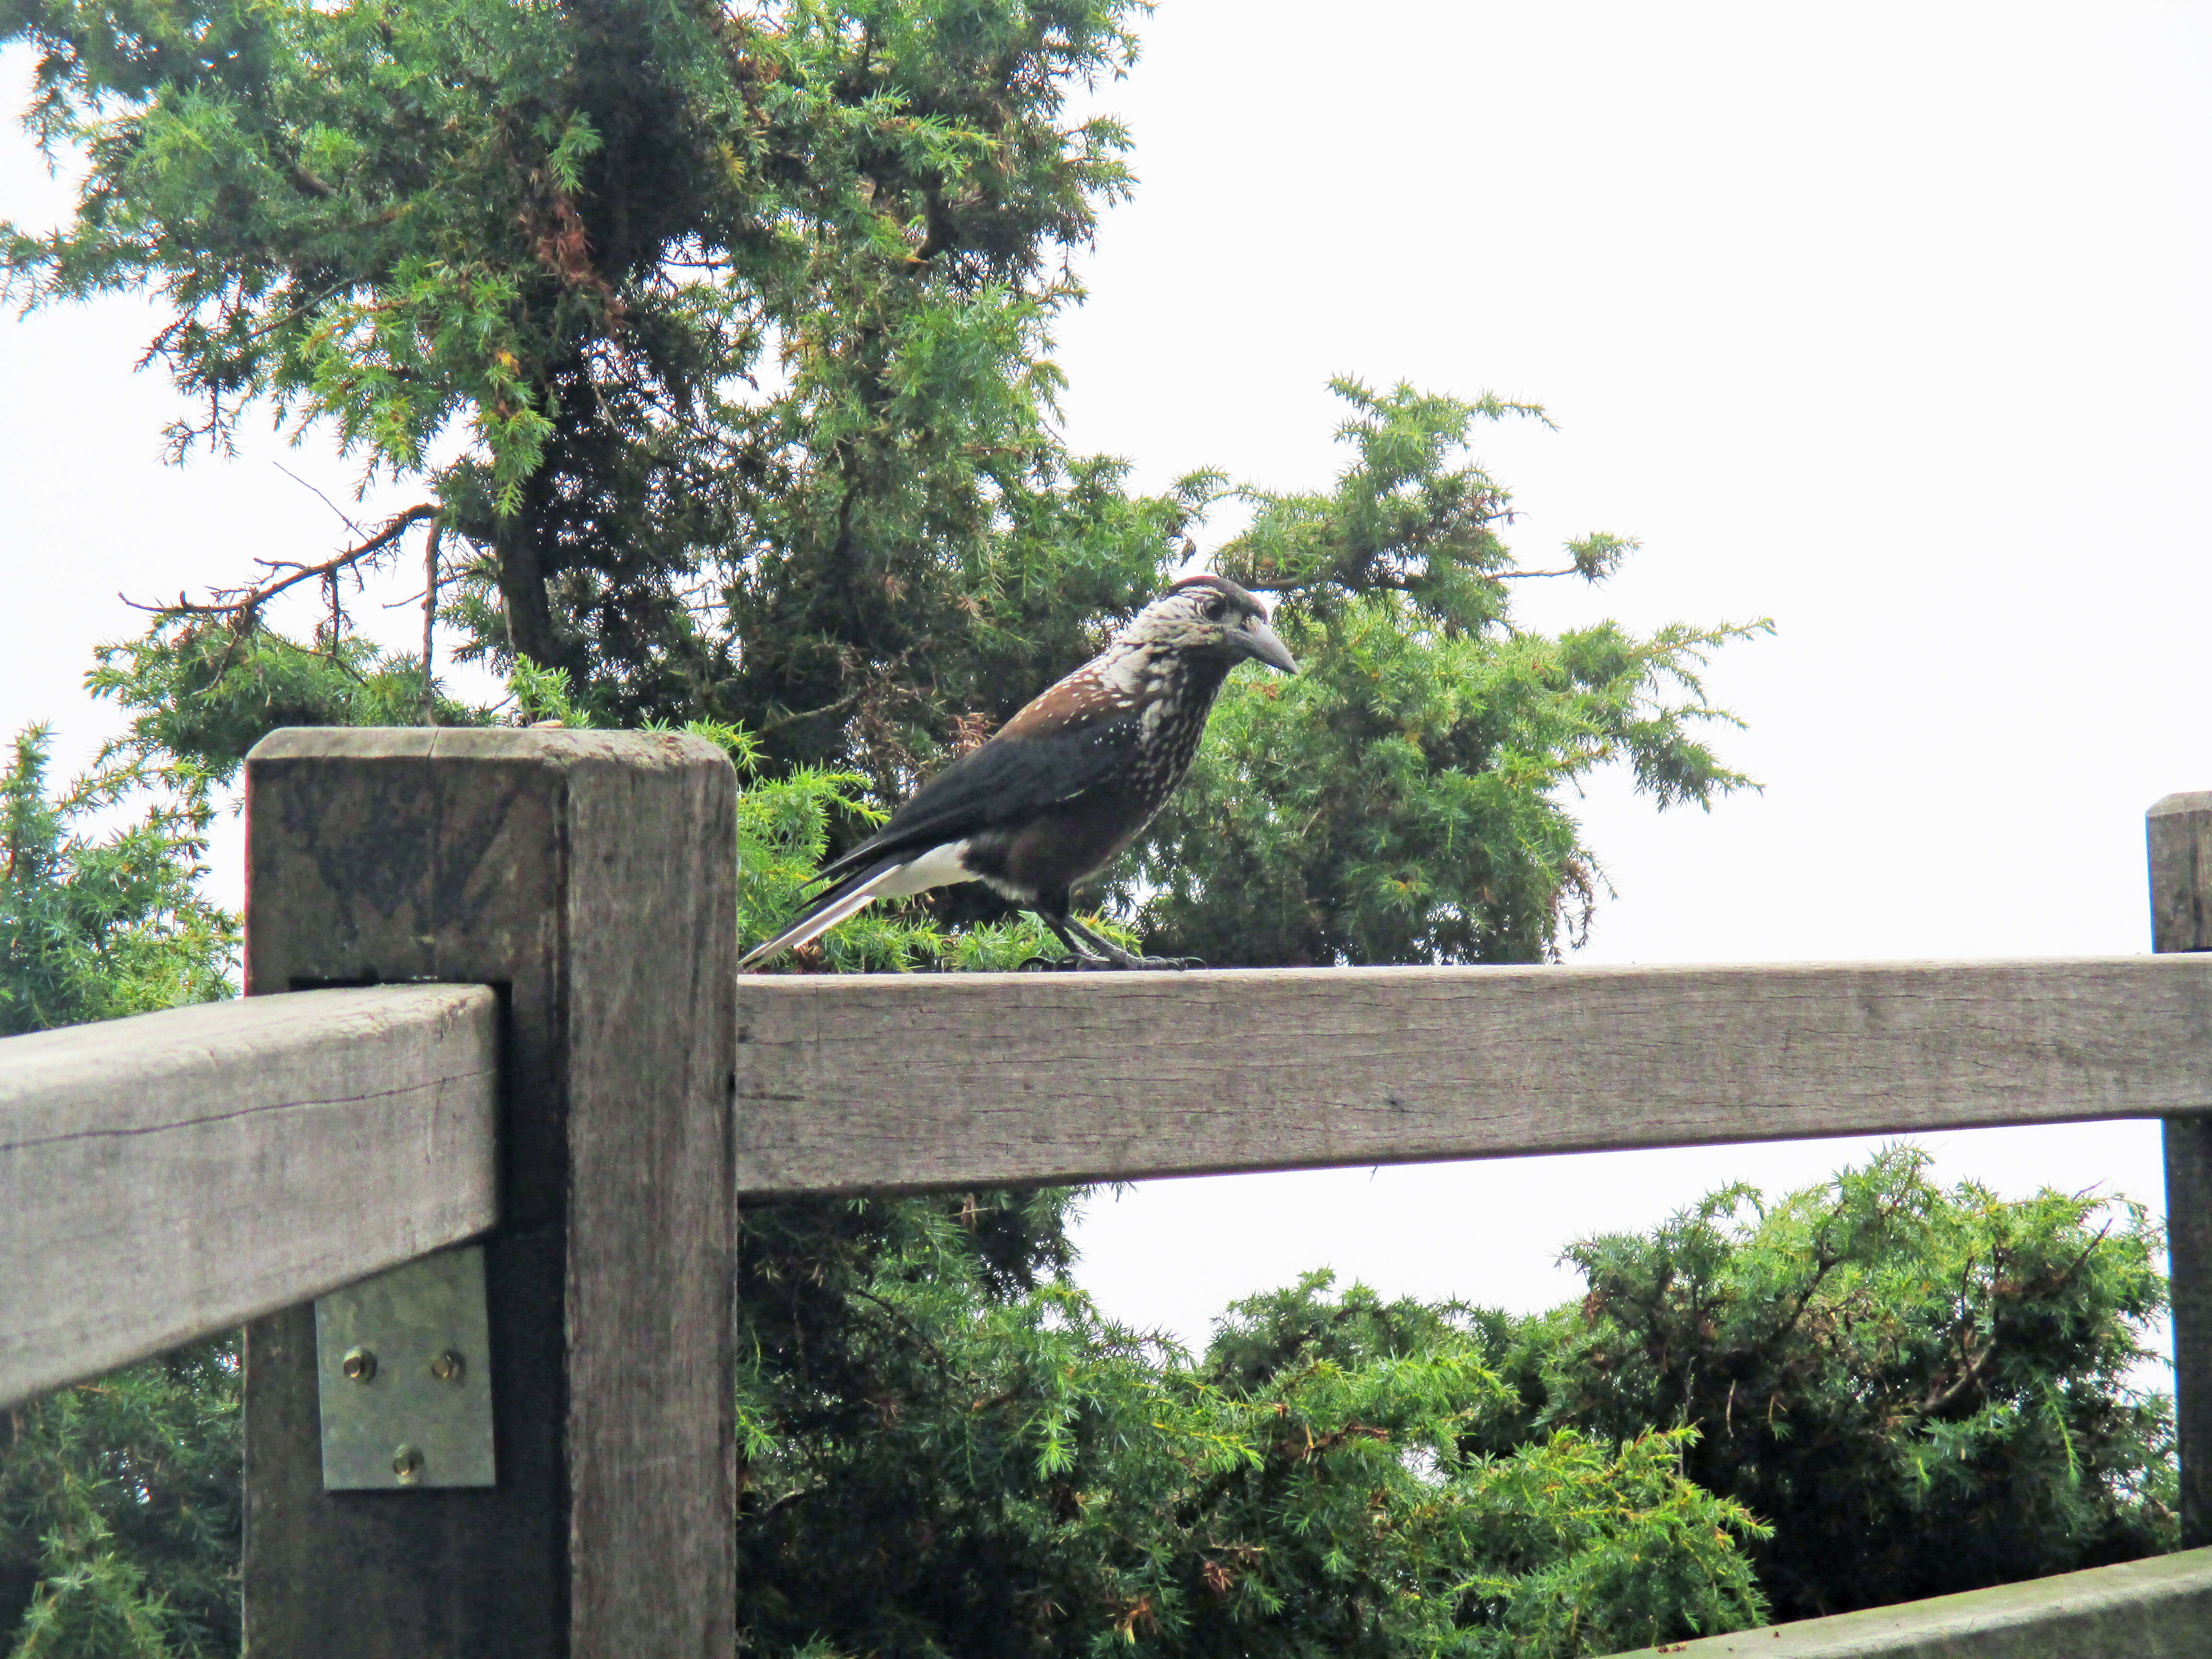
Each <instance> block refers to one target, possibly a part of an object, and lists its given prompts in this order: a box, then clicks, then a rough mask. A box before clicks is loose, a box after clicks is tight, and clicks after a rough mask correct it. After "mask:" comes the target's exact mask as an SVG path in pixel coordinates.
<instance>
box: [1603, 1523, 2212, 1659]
mask: <svg viewBox="0 0 2212 1659" xmlns="http://www.w3.org/2000/svg"><path fill="white" fill-rule="evenodd" d="M2208 1627H2212V1550H2190V1551H2187V1552H2185V1553H2182V1554H2179V1555H2160V1556H2154V1557H2153V1558H2152V1559H2149V1560H2148V1561H2125V1562H2122V1563H2121V1564H2120V1565H2118V1566H2111V1567H2091V1568H2089V1569H2087V1571H2081V1572H2063V1573H2058V1574H2056V1575H2054V1576H2053V1577H2049V1578H2032V1579H2029V1580H2027V1582H2025V1583H2018V1584H2005V1585H2002V1586H2000V1587H1998V1588H1997V1589H1983V1590H1968V1591H1966V1592H1965V1593H1964V1594H1963V1595H1938V1596H1934V1597H1931V1598H1930V1599H1929V1600H1928V1601H1904V1602H1900V1603H1899V1604H1898V1605H1897V1606H1895V1607H1868V1608H1866V1609H1865V1610H1863V1611H1862V1612H1859V1613H1838V1614H1836V1615H1835V1616H1834V1617H1832V1618H1829V1619H1804V1620H1797V1621H1796V1622H1795V1623H1792V1624H1787V1625H1771V1626H1767V1627H1766V1628H1765V1629H1764V1630H1746V1631H1738V1632H1735V1634H1734V1635H1730V1636H1707V1637H1703V1638H1699V1640H1697V1641H1693V1642H1680V1643H1672V1644H1668V1646H1666V1647H1663V1648H1638V1650H1636V1651H1635V1652H1633V1653H1622V1654H1615V1655H1613V1659H1656V1656H1658V1655H1660V1654H1680V1655H1681V1656H1683V1659H1735V1656H1741V1659H2202V1656H2203V1653H2204V1651H2205V1650H2206V1647H2207V1645H2208V1644H2207V1641H2206V1631H2207V1629H2208Z"/></svg>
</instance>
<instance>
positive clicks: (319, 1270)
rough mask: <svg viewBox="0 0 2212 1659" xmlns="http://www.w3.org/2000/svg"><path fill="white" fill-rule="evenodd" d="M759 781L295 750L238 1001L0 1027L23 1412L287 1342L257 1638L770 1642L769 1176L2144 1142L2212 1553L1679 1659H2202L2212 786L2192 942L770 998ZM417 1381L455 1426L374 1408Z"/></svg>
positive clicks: (403, 734) (253, 1486) (644, 744)
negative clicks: (753, 886)
mask: <svg viewBox="0 0 2212 1659" xmlns="http://www.w3.org/2000/svg"><path fill="white" fill-rule="evenodd" d="M734 800H735V784H734V779H733V776H732V772H731V769H730V768H729V766H728V764H727V763H726V761H725V760H724V759H723V757H721V755H720V753H719V752H718V751H717V750H714V748H713V747H712V746H711V745H709V744H705V743H702V742H700V741H698V740H696V739H692V738H684V737H679V736H674V735H665V734H651V733H646V734H638V733H627V734H617V733H601V732H554V731H544V732H540V731H530V732H486V731H293V732H277V733H276V734H275V735H273V736H271V737H270V738H268V739H266V740H265V741H264V742H263V743H262V744H260V745H259V746H258V748H257V749H256V750H254V752H253V754H252V757H251V758H250V760H249V762H248V763H247V806H246V811H247V823H248V854H247V860H248V883H247V908H246V916H247V925H246V992H247V998H246V1000H244V1001H241V1002H238V1003H232V1004H225V1005H214V1006H204V1007H196V1008H189V1009H180V1010H177V1011H175V1012H169V1013H161V1014H152V1015H147V1016H144V1017H142V1018H137V1019H132V1020H125V1021H119V1022H114V1023H111V1024H104V1025H99V1026H93V1027H82V1028H76V1029H74V1030H64V1031H57V1032H52V1033H46V1034H43V1035H40V1036H28V1037H17V1038H13V1039H9V1041H8V1042H5V1043H4V1044H0V1194H4V1195H5V1201H4V1202H0V1285H4V1286H6V1289H5V1290H4V1291H0V1407H5V1406H7V1405H9V1404H11V1403H14V1402H15V1401H21V1400H23V1399H25V1398H27V1397H29V1396H31V1395H35V1394H37V1393H39V1392H40V1391H42V1390H45V1389H51V1388H53V1387H56V1386H58V1385H60V1384H62V1383H67V1382H70V1381H72V1380H75V1379H77V1378H81V1377H84V1376H90V1375H93V1374H95V1373H97V1372H99V1371H100V1370H105V1369H106V1368H109V1367H112V1366H114V1365H117V1364H123V1363H125V1362H127V1361H129V1360H131V1359H134V1358H141V1357H143V1356H144V1355H147V1354H149V1353H153V1352H158V1351H160V1350H161V1349H162V1348H165V1347H167V1346H173V1345H174V1344H176V1343H179V1342H181V1341H184V1340H189V1339H191V1338H193V1337H197V1336H201V1335H204V1334H211V1333H215V1332H218V1331H221V1330H223V1329H227V1328H232V1327H234V1326H235V1325H236V1324H237V1323H239V1322H241V1321H245V1322H247V1323H246V1562H245V1574H246V1578H245V1583H246V1644H247V1652H248V1654H249V1655H250V1656H251V1659H370V1656H375V1659H401V1656H405V1659H412V1656H426V1659H427V1656H445V1655H453V1656H459V1655H469V1656H479V1655H507V1654H515V1655H529V1656H537V1655H548V1656H553V1655H563V1654H566V1655H573V1656H578V1659H582V1656H592V1659H599V1656H605V1659H615V1656H621V1659H662V1656H667V1659H677V1656H683V1659H727V1656H728V1655H729V1654H730V1653H731V1652H732V1646H733V1642H734V1638H735V1632H734V1631H733V1629H732V1620H733V1617H734V1601H735V1572H736V1566H735V1559H736V1552H735V1525H736V1454H735V1437H734V1422H733V1415H732V1413H733V1398H734V1395H733V1347H732V1317H733V1309H732V1302H731V1297H732V1271H731V1268H732V1250H733V1248H734V1244H735V1237H736V1234H735V1222H736V1214H737V1206H738V1202H739V1201H740V1200H774V1199H777V1198H786V1197H790V1196H793V1195H798V1194H822V1193H836V1192H852V1191H862V1190H865V1191H869V1192H878V1193H888V1192H919V1191H928V1190H933V1189H945V1188H972V1187H981V1186H990V1185H994V1184H1006V1183H1015V1182H1040V1181H1072V1180H1082V1179H1103V1178H1110V1177H1133V1176H1159V1175H1184V1174H1197V1173H1201V1172H1221V1171H1231V1170H1281V1169H1291V1168H1300V1167H1313V1166H1320V1165H1328V1164H1376V1163H1386V1162H1404V1161H1413V1160H1429V1159H1444V1158H1486V1157H1498V1156H1504V1155H1510V1154H1515V1153H1525V1152H1571V1151H1590V1150H1597V1149H1601V1148H1609V1147H1630V1146H1683V1145H1692V1144H1706V1143H1716V1142H1725V1141H1741V1140H1760V1139H1789V1138H1796V1137H1802V1136H1808V1135H1834V1134H1846V1133H1895V1132H1908V1131H1913V1130H1923V1129H1931V1128H1941V1127H1964V1126H1982V1125H1996V1124H2017V1123H2035V1122H2057V1121H2079V1120H2083V1119H2094V1118H2112V1117H2145V1116H2154V1117H2162V1118H2164V1119H2165V1120H2166V1163H2167V1193H2168V1206H2169V1224H2168V1225H2169V1229H2170V1237H2171V1245H2172V1275H2173V1291H2174V1309H2173V1322H2174V1340H2175V1352H2176V1359H2177V1365H2176V1376H2177V1385H2178V1393H2179V1414H2180V1431H2181V1455H2182V1493H2183V1497H2182V1503H2183V1522H2184V1532H2185V1544H2187V1545H2189V1546H2191V1549H2190V1550H2188V1551H2187V1552H2185V1553H2184V1554H2181V1555H2178V1556H2173V1557H2169V1558H2166V1559H2164V1560H2163V1561H2160V1562H2156V1563H2138V1564H2134V1565H2130V1566H2128V1567H2116V1568H2107V1569H2102V1570H2100V1571H2098V1572H2093V1573H2086V1574H2074V1575H2069V1576H2067V1577H2062V1578H2056V1579H2048V1580H2044V1581H2040V1582H2039V1583H2031V1584H2025V1585H2018V1586H2013V1587H2010V1588H2009V1589H2005V1590H2002V1591H1990V1592H1981V1593H1978V1594H1979V1598H1980V1599H1976V1598H1974V1597H1968V1598H1955V1597H1953V1598H1944V1599H1943V1600H1942V1601H1933V1602H1925V1603H1917V1604H1912V1605H1911V1606H1908V1607H1903V1608H1894V1609H1884V1610H1881V1613H1879V1615H1873V1614H1853V1615H1849V1616H1848V1617H1847V1618H1846V1619H1844V1620H1816V1621H1812V1622H1810V1623H1808V1624H1804V1625H1800V1626H1785V1627H1783V1628H1782V1629H1780V1630H1779V1631H1776V1632H1759V1633H1758V1637H1757V1643H1756V1644H1755V1645H1746V1644H1748V1643H1749V1642H1750V1640H1751V1638H1748V1637H1742V1638H1707V1639H1706V1640H1705V1642H1701V1643H1696V1644H1691V1645H1690V1647H1689V1649H1687V1650H1686V1651H1689V1652H1691V1653H1693V1654H1694V1653H1699V1652H1701V1651H1710V1652H1711V1653H1715V1654H1718V1653H1735V1652H1753V1651H1756V1652H1758V1653H1760V1654H1765V1655H1769V1656H1773V1659H1790V1656H1801V1655H1803V1656H1809V1655H1814V1654H1822V1655H1834V1656H1844V1655H1857V1656H1871V1655H1873V1654H1876V1653H1880V1654H1883V1655H1893V1656H1905V1655H1916V1656H1927V1659H1935V1656H1937V1655H1945V1656H1952V1655H1960V1656H1963V1655H1980V1654H1987V1655H1996V1654H2004V1655H2008V1656H2010V1655H2015V1654H2042V1653H2045V1652H2049V1653H2052V1654H2059V1653H2064V1654H2067V1655H2069V1656H2074V1659H2093V1656H2096V1655H2100V1654H2107V1653H2109V1654H2112V1655H2115V1656H2118V1655H2122V1654H2124V1655H2127V1656H2130V1659H2137V1656H2157V1655H2160V1654H2166V1653H2172V1654H2182V1653H2191V1654H2195V1653H2199V1652H2202V1651H2203V1643H2204V1640H2205V1638H2203V1634H2202V1632H2203V1631H2204V1630H2205V1629H2206V1628H2207V1627H2208V1624H2207V1620H2208V1614H2212V1548H2204V1547H2203V1546H2207V1545H2212V794H2203V795H2184V796H2173V797H2170V798H2169V799H2166V800H2165V801H2162V802H2160V804H2159V805H2157V806H2156V807H2154V808H2153V809H2152V811H2151V816H2150V826H2149V829H2150V866H2151V887H2152V914H2153V934H2154V949H2155V950H2156V951H2159V952H2161V953H2165V954H2162V955H2160V956H2159V957H2116V958H2106V959H2097V960H2087V961H2028V962H1998V963H1852V964H1840V965H1818V964H1815V965H1788V966H1779V967H1750V968H1630V969H1591V968H1527V969H1522V968H1512V969H1330V970H1321V971H1291V972H1250V973H1207V972H1197V973H1191V974H1183V975H1096V976H1093V975H1079V976H1077V975H1071V976H1065V977H1063V976H1060V975H914V976H889V975H885V976H870V977H865V978H862V977H799V976H766V977H754V976H747V977H745V978H744V979H742V980H740V979H739V978H738V976H737V975H736V974H735V972H734V963H735V956H736V939H735V937H734V891H735V882H736V878H737V872H736V868H735V861H734V855H733V848H732V810H733V806H734ZM2192 953H2203V954H2192ZM468 1240H474V1241H477V1243H476V1244H475V1245H474V1246H472V1247H471V1249H469V1250H466V1251H464V1252H461V1253H459V1254H458V1255H457V1254H455V1253H453V1252H452V1251H448V1250H447V1249H446V1248H445V1247H447V1246H452V1245H457V1244H459V1243H462V1242H463V1241H468ZM478 1251H480V1253H481V1255H480V1261H481V1269H480V1272H479V1269H478V1267H477V1261H478V1260H479V1256H478V1255H477V1254H476V1253H477V1252H478ZM441 1252H442V1253H441ZM410 1262H414V1263H416V1266H414V1267H402V1266H401V1264H406V1263H410ZM395 1269H396V1270H397V1271H387V1270H395ZM426 1274H427V1275H428V1276H427V1277H426V1276H425V1275H426ZM410 1275H412V1277H410ZM372 1276H375V1277H372ZM433 1281H435V1283H434V1282H433ZM349 1285H350V1286H354V1287H355V1288H354V1289H352V1290H348V1291H343V1292H342V1293H341V1294H337V1295H331V1294H326V1293H331V1292H340V1291H341V1287H345V1286H349ZM426 1286H427V1287H428V1288H425V1287H426ZM314 1297H324V1298H325V1299H324V1301H323V1302H322V1303H321V1304H320V1309H319V1311H318V1309H317V1307H316V1306H314V1305H312V1304H311V1303H310V1298H314ZM471 1297H474V1298H475V1303H474V1312H473V1314H472V1315H471V1314H468V1313H467V1312H466V1310H465V1308H464V1310H463V1312H462V1313H460V1314H456V1315H454V1317H455V1318H457V1319H459V1320H460V1322H459V1323H458V1324H454V1325H453V1326H452V1329H453V1331H457V1332H461V1333H463V1334H459V1335H453V1336H446V1335H435V1334H432V1335H427V1336H426V1335H424V1334H422V1333H423V1331H424V1330H426V1329H428V1326H424V1325H423V1324H422V1321H423V1320H425V1319H427V1318H428V1317H430V1316H428V1315H426V1314H424V1313H423V1312H422V1310H423V1309H424V1308H425V1307H428V1306H429V1305H431V1304H433V1303H435V1304H437V1305H438V1306H440V1307H441V1308H442V1307H448V1306H449V1304H450V1305H451V1306H461V1305H462V1304H468V1303H469V1302H470V1300H471ZM456 1298H458V1301H456V1300H455V1299H456ZM470 1318H473V1320H474V1323H473V1324H471V1323H469V1319H470ZM380 1320H381V1321H384V1322H386V1325H385V1326H380V1325H379V1324H378V1323H377V1322H378V1321H380ZM410 1321H412V1322H413V1323H412V1324H410ZM487 1321H488V1323H487ZM392 1322H397V1323H396V1324H394V1323H392ZM387 1327H388V1328H390V1330H391V1331H392V1334H391V1335H390V1336H389V1337H388V1338H386V1337H376V1336H374V1335H363V1334H362V1333H363V1332H371V1333H373V1332H374V1331H375V1330H378V1329H384V1328H387ZM441 1329H442V1327H441ZM410 1342H412V1343H414V1344H415V1345H416V1346H413V1347H409V1346H407V1344H408V1343H410ZM380 1344H381V1345H382V1346H381V1347H380V1346H379V1345H380ZM379 1352H382V1354H383V1356H384V1357H383V1359H382V1360H381V1361H380V1359H379V1358H378V1354H379ZM380 1364H381V1365H382V1366H383V1370H382V1371H381V1372H380V1370H379V1367H380ZM379 1376H382V1377H383V1379H384V1386H383V1387H381V1388H380V1387H379V1386H378V1385H377V1379H378V1378H379ZM422 1376H428V1377H430V1378H433V1379H435V1381H436V1384H437V1387H438V1388H443V1389H445V1390H446V1392H445V1393H443V1394H438V1393H437V1389H436V1388H431V1386H430V1385H428V1384H423V1383H421V1381H420V1379H421V1377H422ZM407 1378H414V1379H416V1382H415V1383H413V1384H410V1386H416V1387H418V1388H430V1392H431V1394H432V1395H436V1397H435V1398H432V1399H429V1403H428V1405H427V1406H422V1405H419V1401H418V1405H412V1406H407V1407H405V1409H406V1410H416V1409H418V1408H419V1409H421V1410H423V1411H428V1412H432V1413H435V1412H439V1411H447V1412H448V1415H449V1416H453V1413H455V1412H458V1413H459V1415H458V1416H453V1422H454V1423H457V1424H459V1427H451V1426H450V1425H449V1427H447V1428H441V1429H439V1430H438V1431H437V1433H438V1434H444V1435H447V1436H448V1438H443V1439H441V1438H437V1437H435V1436H434V1435H432V1434H430V1433H429V1431H424V1433H422V1434H421V1435H417V1436H416V1437H415V1438H412V1439H408V1440H405V1441H402V1442H400V1443H396V1444H395V1443H393V1441H392V1437H393V1435H395V1434H398V1433H400V1432H403V1431H402V1430H395V1429H392V1428H390V1426H389V1424H390V1422H391V1421H393V1420H397V1419H385V1418H378V1417H376V1416H375V1415H374V1413H369V1414H368V1416H366V1417H363V1416H362V1415H361V1414H360V1413H358V1412H357V1411H356V1402H360V1401H372V1400H376V1401H387V1400H404V1399H418V1396H414V1395H404V1390H402V1389H401V1384H402V1383H404V1381H405V1380H406V1379H407ZM420 1398H428V1396H420ZM449 1407H451V1410H450V1411H449V1410H448V1408H449ZM380 1409H381V1407H380ZM472 1411H473V1412H477V1413H481V1414H482V1419H483V1430H482V1432H481V1433H477V1434H475V1438H474V1440H473V1441H472V1442H471V1434H472V1433H473V1432H474V1431H471V1430H470V1429H469V1428H468V1426H467V1421H466V1419H467V1418H468V1413H470V1412H472ZM442 1420H443V1419H441V1421H442ZM345 1425H351V1426H350V1427H347V1426H345ZM406 1432H412V1431H406ZM349 1436H350V1438H349ZM380 1436H381V1438H380ZM454 1437H458V1438H454ZM418 1441H419V1443H417V1442H418ZM364 1460H365V1461H364ZM364 1470H366V1473H363V1471H364ZM387 1470H388V1471H389V1473H388V1474H386V1471H387ZM349 1471H350V1472H349ZM1992 1598H1995V1599H1994V1600H1993V1599H1992ZM1854 1621H1856V1622H1854ZM1731 1643H1733V1644H1735V1645H1729V1644H1731Z"/></svg>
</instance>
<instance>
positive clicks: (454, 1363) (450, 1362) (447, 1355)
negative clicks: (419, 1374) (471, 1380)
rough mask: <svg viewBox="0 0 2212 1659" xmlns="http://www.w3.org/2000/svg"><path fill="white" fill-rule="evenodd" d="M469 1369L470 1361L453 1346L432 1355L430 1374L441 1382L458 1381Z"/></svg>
mask: <svg viewBox="0 0 2212 1659" xmlns="http://www.w3.org/2000/svg"><path fill="white" fill-rule="evenodd" d="M467 1371H468V1363H467V1362H466V1361H465V1360H464V1359H463V1358H461V1357H460V1355H459V1354H458V1353H456V1352H453V1349H451V1348H447V1349H446V1350H444V1351H443V1352H440V1353H434V1354H432V1355H431V1356H430V1375H431V1376H435V1377H436V1378H437V1379H438V1381H440V1382H441V1383H458V1382H459V1381H460V1380H461V1378H462V1377H463V1376H465V1375H466V1374H467Z"/></svg>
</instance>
